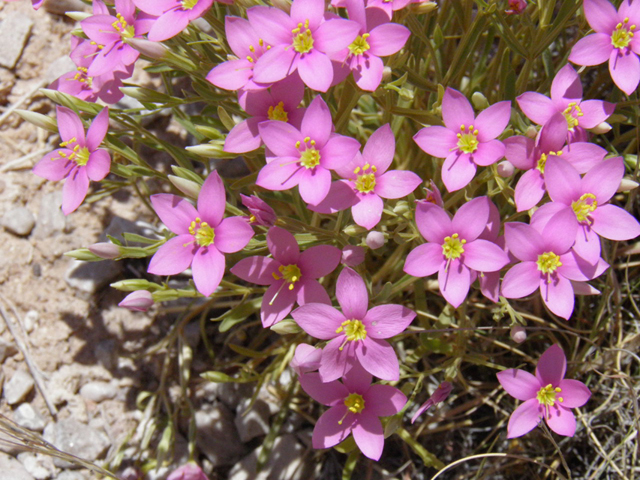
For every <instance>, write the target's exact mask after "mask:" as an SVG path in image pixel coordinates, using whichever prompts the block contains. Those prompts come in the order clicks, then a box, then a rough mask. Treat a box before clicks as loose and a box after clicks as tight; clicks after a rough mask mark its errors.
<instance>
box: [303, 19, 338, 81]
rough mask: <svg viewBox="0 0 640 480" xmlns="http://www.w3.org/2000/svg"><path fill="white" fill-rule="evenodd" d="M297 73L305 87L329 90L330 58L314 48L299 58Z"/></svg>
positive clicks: (331, 70) (330, 79)
mask: <svg viewBox="0 0 640 480" xmlns="http://www.w3.org/2000/svg"><path fill="white" fill-rule="evenodd" d="M327 23H329V22H327ZM298 73H299V74H300V78H301V79H302V81H303V82H304V83H305V85H306V86H307V87H309V88H310V89H312V90H316V91H318V92H326V91H327V90H329V87H330V86H331V82H332V80H333V66H332V65H331V60H329V57H327V56H326V55H325V54H324V53H321V52H320V51H319V50H316V49H313V50H311V51H310V52H309V53H305V54H304V56H303V57H301V58H300V60H299V61H298Z"/></svg>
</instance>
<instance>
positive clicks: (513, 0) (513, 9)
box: [505, 0, 527, 15]
mask: <svg viewBox="0 0 640 480" xmlns="http://www.w3.org/2000/svg"><path fill="white" fill-rule="evenodd" d="M525 8H527V2H526V1H525V0H509V10H507V11H506V12H505V13H507V14H509V15H513V14H516V15H517V14H520V13H522V12H524V9H525Z"/></svg>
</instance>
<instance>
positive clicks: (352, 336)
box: [336, 320, 367, 350]
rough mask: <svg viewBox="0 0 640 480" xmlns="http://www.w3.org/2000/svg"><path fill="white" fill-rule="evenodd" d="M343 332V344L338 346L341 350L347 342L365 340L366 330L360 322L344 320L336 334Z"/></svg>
mask: <svg viewBox="0 0 640 480" xmlns="http://www.w3.org/2000/svg"><path fill="white" fill-rule="evenodd" d="M342 332H344V342H343V343H342V345H341V346H340V350H342V349H343V348H344V346H345V344H346V343H347V342H355V341H358V340H364V339H365V338H367V329H366V328H365V326H364V323H362V322H361V321H360V320H346V321H344V322H342V324H341V325H340V327H338V329H337V330H336V333H342Z"/></svg>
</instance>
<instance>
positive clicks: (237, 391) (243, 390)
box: [196, 382, 254, 410]
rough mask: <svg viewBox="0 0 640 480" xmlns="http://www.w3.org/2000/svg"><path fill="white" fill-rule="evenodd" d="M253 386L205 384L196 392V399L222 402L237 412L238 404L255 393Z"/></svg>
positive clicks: (245, 384) (244, 384)
mask: <svg viewBox="0 0 640 480" xmlns="http://www.w3.org/2000/svg"><path fill="white" fill-rule="evenodd" d="M253 388H254V387H253V385H250V384H248V383H214V382H209V383H205V384H203V385H202V386H201V387H200V389H198V391H197V392H196V397H198V398H202V399H203V400H205V401H207V402H214V401H215V400H220V401H221V402H222V403H224V404H225V405H226V406H227V407H229V408H231V409H232V410H235V409H236V407H237V406H238V404H239V403H240V402H241V401H242V400H244V399H245V398H247V397H251V395H252V393H253Z"/></svg>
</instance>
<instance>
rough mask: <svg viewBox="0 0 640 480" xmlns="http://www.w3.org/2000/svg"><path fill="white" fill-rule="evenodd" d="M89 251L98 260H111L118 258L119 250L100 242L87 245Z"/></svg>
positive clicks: (116, 247)
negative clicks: (98, 258)
mask: <svg viewBox="0 0 640 480" xmlns="http://www.w3.org/2000/svg"><path fill="white" fill-rule="evenodd" d="M89 251H90V252H91V253H93V254H94V255H96V256H98V257H100V258H104V259H105V260H113V259H114V258H118V257H119V256H120V248H119V247H118V246H117V245H115V244H113V243H109V242H100V243H94V244H93V245H89Z"/></svg>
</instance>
